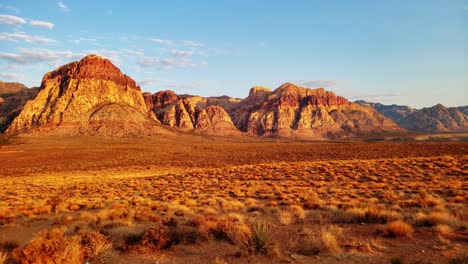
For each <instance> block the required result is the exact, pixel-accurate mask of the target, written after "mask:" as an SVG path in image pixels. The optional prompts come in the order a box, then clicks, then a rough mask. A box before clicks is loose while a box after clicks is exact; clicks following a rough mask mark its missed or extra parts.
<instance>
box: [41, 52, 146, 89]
mask: <svg viewBox="0 0 468 264" xmlns="http://www.w3.org/2000/svg"><path fill="white" fill-rule="evenodd" d="M56 78H60V79H61V80H67V79H99V80H110V81H113V82H114V83H116V84H119V85H125V86H127V87H129V88H133V89H137V90H140V87H139V86H137V85H136V83H135V81H134V80H133V79H131V78H130V77H128V76H127V75H125V74H123V73H122V72H121V71H120V69H119V68H118V67H117V66H115V65H114V64H113V63H112V62H111V61H110V60H108V59H106V58H103V57H100V56H98V55H87V56H85V57H83V58H82V59H81V60H80V61H75V62H71V63H68V64H66V65H63V66H61V67H59V68H58V69H56V70H54V71H52V72H49V73H47V74H45V75H44V78H43V80H42V81H43V82H44V81H47V80H51V79H52V80H53V79H56Z"/></svg>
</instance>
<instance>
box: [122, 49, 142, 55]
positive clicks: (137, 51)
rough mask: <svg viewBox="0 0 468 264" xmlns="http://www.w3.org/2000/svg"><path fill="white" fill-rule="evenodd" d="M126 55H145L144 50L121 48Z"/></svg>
mask: <svg viewBox="0 0 468 264" xmlns="http://www.w3.org/2000/svg"><path fill="white" fill-rule="evenodd" d="M123 51H124V52H125V53H126V54H127V55H130V56H134V57H143V56H145V52H144V51H143V50H130V49H124V50H123Z"/></svg>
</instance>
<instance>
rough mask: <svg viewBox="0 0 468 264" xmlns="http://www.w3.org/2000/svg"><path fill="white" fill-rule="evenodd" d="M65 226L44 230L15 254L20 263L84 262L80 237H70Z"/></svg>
mask: <svg viewBox="0 0 468 264" xmlns="http://www.w3.org/2000/svg"><path fill="white" fill-rule="evenodd" d="M64 232H65V228H55V229H52V230H47V231H42V232H40V233H39V234H38V235H36V236H35V237H34V238H33V240H31V241H30V242H29V243H27V244H26V245H25V246H24V247H23V249H21V250H15V251H14V252H13V256H14V257H15V258H16V259H17V260H18V261H19V262H20V263H57V264H59V263H82V262H83V252H82V250H81V243H80V242H81V241H80V239H79V237H76V236H74V237H68V236H65V234H64Z"/></svg>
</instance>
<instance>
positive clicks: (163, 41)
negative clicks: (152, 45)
mask: <svg viewBox="0 0 468 264" xmlns="http://www.w3.org/2000/svg"><path fill="white" fill-rule="evenodd" d="M151 41H153V42H156V43H158V44H160V45H164V46H170V45H172V44H173V43H174V41H173V40H169V39H160V38H152V39H151Z"/></svg>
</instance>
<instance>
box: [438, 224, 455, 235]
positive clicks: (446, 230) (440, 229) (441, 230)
mask: <svg viewBox="0 0 468 264" xmlns="http://www.w3.org/2000/svg"><path fill="white" fill-rule="evenodd" d="M434 231H436V232H438V233H441V234H448V233H450V232H452V228H451V227H450V226H448V225H444V224H438V225H436V226H434Z"/></svg>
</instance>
